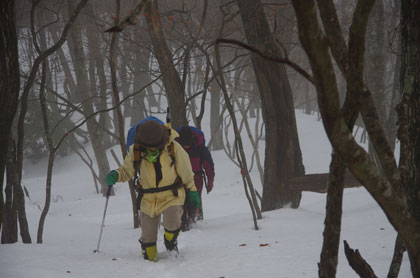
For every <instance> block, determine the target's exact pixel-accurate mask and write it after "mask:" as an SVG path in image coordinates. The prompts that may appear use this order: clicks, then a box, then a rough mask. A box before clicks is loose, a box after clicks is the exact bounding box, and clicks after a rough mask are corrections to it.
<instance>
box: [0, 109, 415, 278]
mask: <svg viewBox="0 0 420 278" xmlns="http://www.w3.org/2000/svg"><path fill="white" fill-rule="evenodd" d="M296 113H297V121H298V129H299V137H300V143H301V148H302V153H303V158H304V164H305V168H306V172H307V173H321V172H327V171H328V165H329V162H330V158H331V148H330V145H329V143H328V141H327V139H326V137H325V133H324V129H323V127H322V124H321V122H319V121H317V120H316V117H315V116H307V115H304V114H303V113H301V112H300V111H297V112H296ZM207 134H208V133H207ZM261 150H262V152H261V153H262V154H263V153H264V152H263V148H261ZM116 151H117V152H118V148H117V147H116ZM250 153H251V151H250ZM212 154H213V159H214V161H215V167H216V179H215V187H214V190H213V192H211V193H210V194H208V195H207V194H205V193H204V194H203V206H204V217H205V219H204V220H203V221H201V222H199V223H198V224H196V226H195V227H194V228H193V229H192V230H190V231H188V232H182V233H181V234H180V237H179V240H178V245H179V250H180V256H179V257H177V258H175V257H172V256H168V255H167V254H166V251H165V250H164V249H165V248H164V245H163V228H161V229H160V231H159V240H158V252H159V253H160V256H161V257H162V259H161V260H160V261H159V262H157V263H153V262H149V261H145V260H143V258H142V256H141V253H140V245H139V244H138V241H137V239H138V238H139V237H140V232H141V231H140V229H133V220H132V212H131V199H130V194H129V191H128V186H127V184H122V183H121V184H118V185H117V186H116V187H115V189H116V196H114V197H111V198H110V200H109V204H108V210H107V214H106V220H105V227H104V230H103V236H102V241H101V246H100V251H101V252H100V253H96V254H95V253H94V252H93V250H94V249H96V246H97V243H98V238H99V231H100V225H101V221H102V215H103V211H104V205H105V198H103V197H102V195H98V194H96V193H95V189H94V185H93V181H92V177H91V175H90V171H89V169H88V168H87V167H86V166H84V164H83V163H82V162H81V161H80V159H79V158H78V157H77V156H72V157H66V158H64V159H63V158H57V160H56V164H55V168H54V177H53V187H52V192H53V202H52V204H51V207H50V210H49V213H48V215H47V218H46V222H45V228H44V235H43V240H44V243H43V244H35V243H34V244H27V245H24V244H22V243H21V242H19V243H16V244H9V245H4V244H3V245H0V277H1V278H34V277H42V278H61V277H66V278H67V277H68V278H70V277H74V278H87V277H98V278H99V277H100V278H105V277H109V278H116V277H124V278H131V277H133V278H134V277H145V278H147V277H165V278H166V277H167V278H175V277H180V278H181V277H182V278H188V277H214V278H217V277H226V278H233V277H241V278H243V277H250V278H255V277H264V278H268V277H277V278H278V277H284V278H285V277H289V278H292V277H296V278H297V277H318V269H317V263H318V262H319V257H320V252H321V247H322V231H323V222H324V216H325V202H326V195H325V194H317V193H308V192H305V193H303V197H302V202H301V206H300V208H299V209H287V208H286V209H280V210H276V211H271V212H265V213H263V219H262V220H260V221H258V225H259V228H260V229H259V230H254V225H253V220H252V215H251V211H250V208H249V205H248V201H247V199H246V197H245V193H244V189H243V184H242V179H241V175H240V172H239V169H238V168H237V167H236V166H235V165H234V164H233V163H232V162H231V161H230V160H229V159H228V158H227V157H226V155H225V153H224V152H223V151H217V152H212ZM110 161H111V164H112V167H113V168H116V167H117V165H116V163H115V162H114V161H113V159H112V157H111V156H110ZM45 176H46V165H45V164H44V162H41V163H38V164H37V165H33V166H31V167H29V166H27V167H26V168H25V176H24V184H25V185H26V187H27V188H28V190H29V192H30V198H31V199H30V200H28V199H26V209H27V216H28V220H29V226H30V231H31V236H32V240H33V241H34V242H36V232H37V227H38V221H39V217H40V214H41V210H40V208H42V207H43V205H44V199H45ZM252 177H253V182H254V184H255V187H256V188H257V189H258V190H259V191H260V192H261V184H260V182H259V178H258V177H259V176H258V173H257V172H256V167H254V170H253V172H252ZM343 210H344V212H343V213H344V214H343V224H342V234H341V244H340V257H339V265H338V273H337V277H344V278H346V277H357V275H356V274H355V272H354V271H353V270H352V269H351V268H350V266H349V265H348V263H347V260H346V258H345V255H344V250H343V243H342V241H343V240H347V242H348V243H349V244H350V246H351V247H352V248H357V249H359V251H360V252H361V254H362V255H363V257H364V258H365V259H366V260H367V261H368V262H369V263H370V265H371V266H372V268H373V269H374V271H375V273H376V275H377V276H378V277H386V274H387V271H388V268H389V264H390V261H391V257H392V253H393V247H394V242H395V237H396V232H395V231H394V229H393V228H392V227H391V225H390V224H389V223H388V221H387V219H386V217H385V215H384V214H383V212H382V211H381V210H380V208H379V207H378V206H377V204H376V203H375V201H374V200H373V199H372V198H371V197H370V195H369V194H368V193H367V191H366V190H365V189H364V188H357V189H346V190H345V192H344V209H343ZM400 277H407V278H408V277H411V274H410V268H409V262H408V258H407V256H406V255H405V256H404V261H403V265H402V269H401V272H400Z"/></svg>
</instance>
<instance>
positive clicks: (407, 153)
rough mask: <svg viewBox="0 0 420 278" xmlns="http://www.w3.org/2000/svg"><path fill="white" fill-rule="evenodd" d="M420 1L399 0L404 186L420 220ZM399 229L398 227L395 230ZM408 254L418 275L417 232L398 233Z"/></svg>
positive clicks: (411, 210)
mask: <svg viewBox="0 0 420 278" xmlns="http://www.w3.org/2000/svg"><path fill="white" fill-rule="evenodd" d="M419 17H420V2H419V1H415V0H409V1H401V23H400V24H401V26H402V30H401V54H402V60H401V80H402V88H401V91H402V94H403V95H402V101H401V103H400V104H399V122H400V127H399V128H400V131H399V133H400V134H399V137H400V141H401V151H400V153H401V156H404V157H405V158H406V159H405V161H404V162H402V163H401V161H400V164H404V167H400V169H401V171H403V174H402V176H403V182H402V183H403V187H404V189H405V194H406V196H407V203H408V208H409V212H410V214H411V216H412V217H413V218H414V219H415V221H417V223H420V201H419V196H420V71H419V68H420V51H419V48H418V46H419V45H420V38H419V36H418V34H419V32H420V25H419V20H418V19H419ZM398 231H399V230H398ZM400 234H401V237H402V238H403V240H404V243H405V246H406V248H407V252H408V255H409V258H410V263H411V270H412V273H413V277H420V242H419V243H418V244H417V245H415V244H414V242H411V240H413V239H414V238H415V236H416V237H417V241H420V235H419V234H420V232H419V233H418V234H417V235H413V238H410V239H408V238H407V237H406V236H405V235H404V234H403V233H400Z"/></svg>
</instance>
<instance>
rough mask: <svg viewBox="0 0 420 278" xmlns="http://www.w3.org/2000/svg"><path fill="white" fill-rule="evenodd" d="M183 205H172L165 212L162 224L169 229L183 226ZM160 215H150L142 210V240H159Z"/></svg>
mask: <svg viewBox="0 0 420 278" xmlns="http://www.w3.org/2000/svg"><path fill="white" fill-rule="evenodd" d="M182 212H183V209H182V206H180V205H177V206H171V207H169V208H167V209H166V210H165V211H164V212H163V213H162V214H163V220H162V225H163V227H164V228H165V229H166V230H168V231H175V230H178V229H179V228H180V227H181V216H182ZM159 221H160V215H156V216H155V217H150V216H148V215H146V214H144V213H142V212H140V223H141V238H140V240H141V242H143V243H150V242H156V241H157V233H158V227H159Z"/></svg>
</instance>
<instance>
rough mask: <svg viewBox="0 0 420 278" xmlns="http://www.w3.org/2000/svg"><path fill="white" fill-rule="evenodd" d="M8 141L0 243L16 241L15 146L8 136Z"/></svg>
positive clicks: (16, 181)
mask: <svg viewBox="0 0 420 278" xmlns="http://www.w3.org/2000/svg"><path fill="white" fill-rule="evenodd" d="M9 139H10V142H9V145H10V147H11V148H9V152H8V156H7V163H6V177H7V179H6V187H5V189H4V192H5V194H6V202H5V204H4V207H3V211H2V214H3V229H2V233H1V243H2V244H3V243H15V242H17V241H18V236H17V234H18V227H17V209H16V204H15V198H14V197H15V190H14V189H15V188H16V183H18V180H17V176H16V169H15V167H16V160H14V158H15V157H16V148H14V147H13V146H12V145H11V144H12V142H11V141H12V140H11V136H10V137H9Z"/></svg>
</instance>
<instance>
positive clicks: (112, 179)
mask: <svg viewBox="0 0 420 278" xmlns="http://www.w3.org/2000/svg"><path fill="white" fill-rule="evenodd" d="M117 180H118V171H117V170H112V171H111V172H109V173H108V174H106V177H105V181H106V184H107V185H114V184H115V183H116V182H117Z"/></svg>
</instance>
